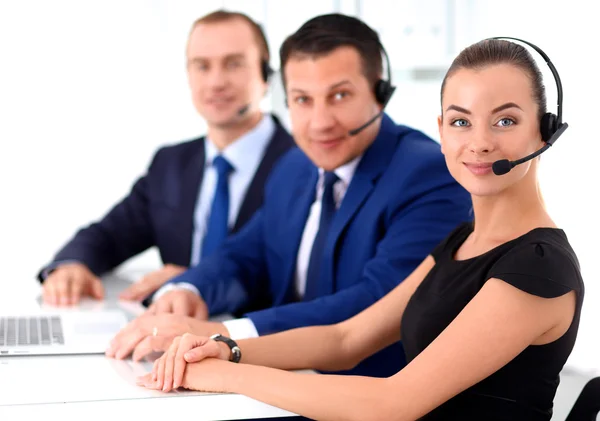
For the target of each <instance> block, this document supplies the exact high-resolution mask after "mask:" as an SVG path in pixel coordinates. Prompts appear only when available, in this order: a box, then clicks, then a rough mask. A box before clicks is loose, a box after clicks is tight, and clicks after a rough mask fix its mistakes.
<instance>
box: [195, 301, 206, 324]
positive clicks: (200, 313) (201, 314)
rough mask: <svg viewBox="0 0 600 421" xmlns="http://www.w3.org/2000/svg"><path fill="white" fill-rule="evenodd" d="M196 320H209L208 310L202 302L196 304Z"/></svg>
mask: <svg viewBox="0 0 600 421" xmlns="http://www.w3.org/2000/svg"><path fill="white" fill-rule="evenodd" d="M194 318H196V319H200V320H208V311H207V308H206V304H204V302H200V303H198V304H196V311H194Z"/></svg>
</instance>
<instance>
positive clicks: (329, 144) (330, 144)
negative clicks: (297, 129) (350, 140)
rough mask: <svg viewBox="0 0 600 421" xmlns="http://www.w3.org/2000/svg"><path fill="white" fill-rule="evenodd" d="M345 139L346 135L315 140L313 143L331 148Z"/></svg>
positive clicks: (324, 147) (320, 146)
mask: <svg viewBox="0 0 600 421" xmlns="http://www.w3.org/2000/svg"><path fill="white" fill-rule="evenodd" d="M343 140H344V136H341V137H336V138H332V139H322V140H313V143H314V144H316V145H317V146H318V147H319V148H323V149H331V148H334V147H336V146H337V145H339V144H340V143H342V141H343Z"/></svg>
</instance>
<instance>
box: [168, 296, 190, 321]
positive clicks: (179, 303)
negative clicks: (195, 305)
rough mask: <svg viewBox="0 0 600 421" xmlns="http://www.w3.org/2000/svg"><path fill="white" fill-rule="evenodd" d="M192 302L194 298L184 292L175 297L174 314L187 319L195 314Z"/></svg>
mask: <svg viewBox="0 0 600 421" xmlns="http://www.w3.org/2000/svg"><path fill="white" fill-rule="evenodd" d="M191 300H192V298H191V297H190V296H189V295H188V294H187V293H184V292H183V291H181V292H180V293H179V294H176V297H173V310H172V311H173V314H177V315H180V316H186V317H187V316H191V315H192V314H194V311H192V305H191Z"/></svg>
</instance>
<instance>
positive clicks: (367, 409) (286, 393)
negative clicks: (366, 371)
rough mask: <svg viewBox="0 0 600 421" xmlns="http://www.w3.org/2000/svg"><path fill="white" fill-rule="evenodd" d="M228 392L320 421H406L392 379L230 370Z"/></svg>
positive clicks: (244, 368) (250, 367) (263, 369)
mask: <svg viewBox="0 0 600 421" xmlns="http://www.w3.org/2000/svg"><path fill="white" fill-rule="evenodd" d="M230 370H231V376H228V377H230V379H231V382H227V383H230V384H226V385H225V386H226V388H227V389H229V390H228V391H230V392H233V393H240V394H243V395H246V396H249V397H251V398H254V399H257V400H260V401H262V402H265V403H267V404H270V405H273V406H276V407H279V408H283V409H285V410H288V411H291V412H294V413H296V414H300V415H302V416H306V417H308V418H311V419H317V420H320V421H328V420H331V421H333V420H344V421H348V420H360V421H369V420H377V421H379V420H405V419H408V418H403V414H402V413H401V412H400V411H396V408H395V406H396V405H395V403H396V402H398V399H399V397H398V396H396V395H395V393H397V392H396V391H395V390H394V389H393V388H391V387H390V386H389V384H388V383H389V382H390V380H389V379H382V378H372V377H359V376H339V375H322V374H304V373H293V372H288V371H282V370H275V369H272V368H267V367H259V366H253V365H240V366H237V367H236V366H234V367H230Z"/></svg>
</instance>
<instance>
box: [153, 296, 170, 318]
mask: <svg viewBox="0 0 600 421" xmlns="http://www.w3.org/2000/svg"><path fill="white" fill-rule="evenodd" d="M172 295H173V294H171V293H167V294H165V296H164V297H160V299H159V300H158V301H157V302H156V303H155V304H156V310H155V313H156V314H161V313H171V308H172V299H173V297H172Z"/></svg>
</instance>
